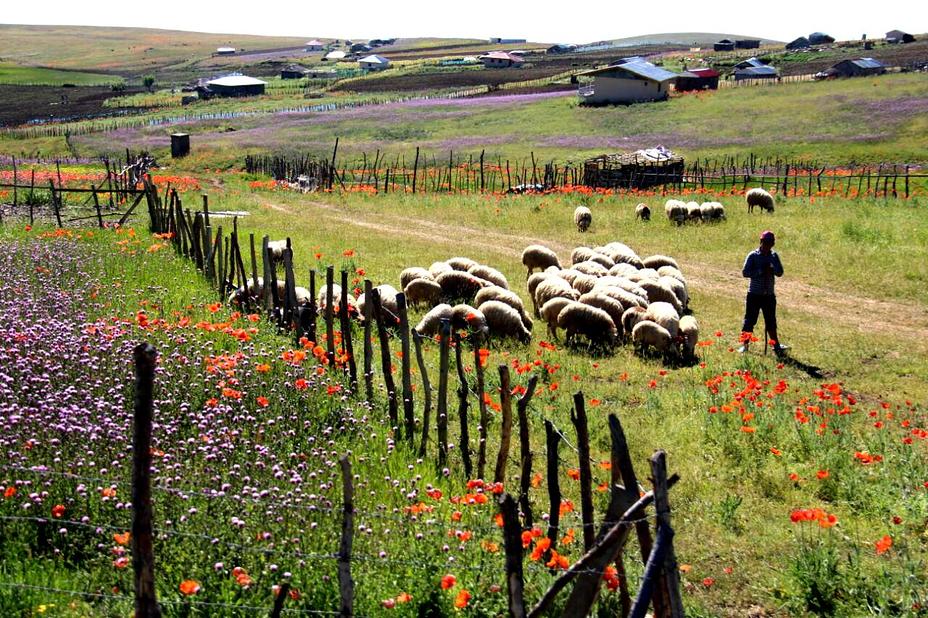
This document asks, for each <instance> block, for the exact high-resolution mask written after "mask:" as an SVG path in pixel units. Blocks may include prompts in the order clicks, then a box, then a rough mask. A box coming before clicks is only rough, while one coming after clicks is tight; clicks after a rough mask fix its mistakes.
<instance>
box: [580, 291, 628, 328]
mask: <svg viewBox="0 0 928 618" xmlns="http://www.w3.org/2000/svg"><path fill="white" fill-rule="evenodd" d="M580 302H581V303H583V304H584V305H589V306H591V307H596V308H597V309H602V310H603V311H605V312H606V313H608V314H609V317H610V318H612V323H613V324H614V325H615V329H616V333H617V335H618V336H619V337H621V336H622V331H623V329H622V314H623V313H624V312H625V310H624V309H622V303H620V302H619V301H617V300H616V299H614V298H612V297H611V296H608V295H606V294H600V293H599V292H590V293H588V294H584V295H583V296H581V297H580Z"/></svg>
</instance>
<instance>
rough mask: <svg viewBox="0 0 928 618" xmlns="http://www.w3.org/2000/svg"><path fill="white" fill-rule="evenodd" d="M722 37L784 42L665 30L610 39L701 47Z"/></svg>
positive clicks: (631, 43) (622, 42) (621, 43)
mask: <svg viewBox="0 0 928 618" xmlns="http://www.w3.org/2000/svg"><path fill="white" fill-rule="evenodd" d="M721 39H731V40H733V41H734V40H736V39H760V42H761V45H770V44H774V43H783V41H777V40H774V39H765V38H763V37H758V36H753V35H751V36H749V35H745V34H722V33H718V32H663V33H658V34H642V35H640V36H631V37H625V38H622V39H613V40H612V41H610V42H611V43H614V44H616V45H618V46H620V47H632V46H636V45H661V44H673V45H692V46H694V47H701V46H704V45H711V44H712V43H715V42H716V41H719V40H721Z"/></svg>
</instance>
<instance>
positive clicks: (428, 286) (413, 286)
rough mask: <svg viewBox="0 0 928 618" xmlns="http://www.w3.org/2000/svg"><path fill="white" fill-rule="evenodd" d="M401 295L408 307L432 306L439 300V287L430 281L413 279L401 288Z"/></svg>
mask: <svg viewBox="0 0 928 618" xmlns="http://www.w3.org/2000/svg"><path fill="white" fill-rule="evenodd" d="M403 294H405V295H406V302H407V303H408V304H409V305H410V306H418V305H421V304H425V305H428V306H432V305H434V304H435V303H437V302H438V301H439V299H440V298H441V286H440V285H438V282H436V281H434V280H432V279H413V280H412V281H410V282H409V283H407V284H406V286H405V287H404V288H403Z"/></svg>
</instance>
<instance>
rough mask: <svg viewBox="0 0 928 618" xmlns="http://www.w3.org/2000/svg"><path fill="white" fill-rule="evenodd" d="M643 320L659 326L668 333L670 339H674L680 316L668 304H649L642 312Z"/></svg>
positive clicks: (678, 327) (674, 308)
mask: <svg viewBox="0 0 928 618" xmlns="http://www.w3.org/2000/svg"><path fill="white" fill-rule="evenodd" d="M644 319H645V320H650V321H651V322H654V323H656V324H660V325H661V326H662V327H663V328H664V330H666V331H667V332H668V333H670V338H671V339H676V337H677V331H679V330H680V314H679V312H677V309H676V307H674V306H673V305H671V304H670V303H665V302H662V301H658V302H656V303H651V304H650V305H648V308H647V310H645V312H644Z"/></svg>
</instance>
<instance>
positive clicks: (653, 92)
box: [577, 60, 677, 105]
mask: <svg viewBox="0 0 928 618" xmlns="http://www.w3.org/2000/svg"><path fill="white" fill-rule="evenodd" d="M580 75H581V76H588V77H592V78H593V83H592V84H589V85H587V86H581V87H580V89H579V90H578V91H577V94H578V95H579V96H580V102H581V103H582V104H584V105H603V104H608V103H640V102H643V101H662V100H664V99H666V98H667V97H668V96H669V92H670V84H671V83H672V82H673V80H674V79H675V78H676V77H677V75H676V74H675V73H671V72H670V71H666V70H664V69H662V68H660V67H658V66H655V65H653V64H651V63H650V62H646V61H644V60H633V61H631V62H624V63H622V64H618V65H612V66H608V67H604V68H602V69H593V70H592V71H584V72H583V73H580Z"/></svg>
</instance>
